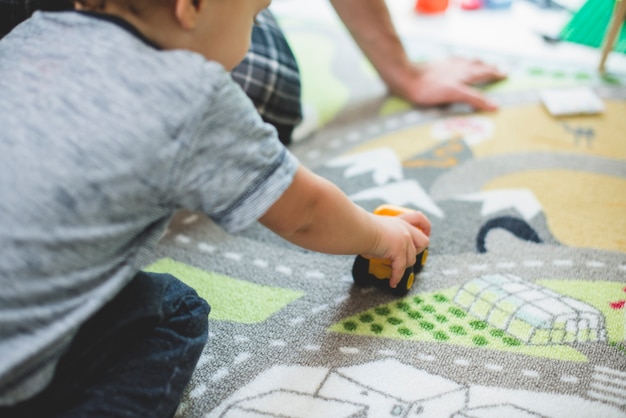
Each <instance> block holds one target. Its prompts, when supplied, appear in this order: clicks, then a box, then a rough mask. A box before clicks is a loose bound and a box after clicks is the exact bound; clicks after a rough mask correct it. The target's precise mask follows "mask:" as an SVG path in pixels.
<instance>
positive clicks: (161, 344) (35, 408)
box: [0, 272, 210, 418]
mask: <svg viewBox="0 0 626 418" xmlns="http://www.w3.org/2000/svg"><path fill="white" fill-rule="evenodd" d="M209 311H210V308H209V305H208V304H207V303H206V302H205V301H204V300H203V299H202V298H200V297H199V296H198V294H197V293H196V292H195V290H193V289H192V288H190V287H188V286H187V285H185V284H184V283H182V282H181V281H179V280H178V279H176V278H175V277H173V276H170V275H167V274H152V273H144V272H140V273H139V274H137V276H135V278H134V279H133V281H132V282H131V283H130V284H129V285H128V286H127V287H126V288H125V289H124V290H123V291H122V292H121V293H120V294H119V295H118V296H117V297H116V298H115V299H114V300H112V301H111V302H110V303H109V304H107V305H106V306H105V307H104V308H102V309H101V310H100V311H99V312H98V313H97V314H96V315H94V316H93V317H92V318H91V319H89V320H88V321H87V322H86V323H85V324H84V325H83V326H82V327H81V328H80V330H79V332H78V334H77V335H76V337H75V339H74V340H73V341H72V344H71V345H70V347H69V349H68V351H67V352H66V353H65V354H64V355H63V357H62V358H61V360H60V362H59V364H58V367H57V370H56V372H55V376H54V378H53V380H52V382H51V383H50V385H49V386H48V387H47V388H46V389H45V390H44V391H43V392H41V393H40V394H38V395H36V396H35V397H34V398H31V399H29V400H27V401H26V402H24V403H22V404H19V405H17V406H15V407H12V408H7V409H3V408H0V416H2V417H20V418H23V417H29V418H35V417H89V418H92V417H133V418H135V417H171V416H172V415H174V413H175V412H176V408H177V407H178V404H179V402H180V398H181V396H182V393H183V391H184V389H185V387H186V386H187V384H188V383H189V379H190V378H191V374H192V372H193V370H194V368H195V366H196V363H197V361H198V359H199V357H200V353H201V352H202V349H203V347H204V345H205V344H206V341H207V337H208V314H209Z"/></svg>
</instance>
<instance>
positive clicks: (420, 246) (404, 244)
mask: <svg viewBox="0 0 626 418" xmlns="http://www.w3.org/2000/svg"><path fill="white" fill-rule="evenodd" d="M371 216H372V217H373V219H374V223H375V226H376V230H377V239H376V241H375V243H374V246H373V248H372V250H371V251H370V252H368V253H367V254H363V257H365V258H384V259H387V260H390V261H391V279H390V280H389V285H390V286H391V287H393V288H395V287H396V286H397V285H398V283H399V282H400V280H401V279H402V276H403V274H404V271H405V270H406V269H407V268H408V267H411V266H413V265H414V264H415V258H416V256H417V254H419V253H421V252H422V251H424V249H426V247H428V245H429V243H430V239H429V238H428V237H429V236H430V221H429V220H428V218H427V217H426V216H425V215H424V214H423V213H421V212H410V213H405V214H402V215H399V216H380V215H371Z"/></svg>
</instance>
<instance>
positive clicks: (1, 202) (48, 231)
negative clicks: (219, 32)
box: [0, 12, 297, 405]
mask: <svg viewBox="0 0 626 418" xmlns="http://www.w3.org/2000/svg"><path fill="white" fill-rule="evenodd" d="M296 168H297V161H296V159H295V158H294V157H293V156H292V155H291V154H290V153H289V152H288V151H286V150H285V148H284V147H283V146H282V145H281V144H280V142H279V141H278V139H277V137H276V133H275V131H274V129H273V128H272V127H270V126H269V125H266V124H264V123H263V122H262V120H261V118H260V117H259V115H258V114H257V112H256V111H255V109H254V107H253V105H252V104H251V102H250V101H249V99H248V98H247V97H246V96H245V94H244V93H243V92H242V91H241V89H240V87H239V86H238V85H236V84H235V83H234V82H233V81H232V79H231V77H230V76H229V74H228V73H227V72H226V71H225V70H224V69H223V68H222V67H221V66H220V65H219V64H217V63H213V62H208V61H206V60H205V59H204V58H203V57H201V56H200V55H198V54H195V53H192V52H188V51H182V50H176V51H163V50H159V49H158V48H155V46H154V45H151V44H150V43H149V42H148V41H146V40H145V39H143V38H142V37H141V36H140V35H139V34H138V33H136V31H134V30H133V29H132V28H130V27H128V25H125V24H124V23H123V22H121V21H119V20H118V19H112V18H111V19H103V18H96V17H95V16H94V15H91V14H86V13H78V12H57V13H42V12H38V13H35V14H34V15H33V17H32V18H31V19H29V20H27V21H25V22H23V23H22V24H21V25H20V26H18V27H17V28H16V29H14V30H13V31H12V32H11V33H10V34H9V35H7V36H6V37H5V38H3V39H2V40H1V41H0V405H10V404H13V403H15V402H18V401H20V400H22V399H25V398H28V397H30V396H32V395H33V394H35V393H36V392H37V391H39V390H41V388H42V387H43V386H44V385H45V384H46V383H47V382H48V381H49V379H50V377H51V374H52V373H53V369H54V365H55V363H56V361H57V360H58V357H59V356H60V355H61V354H62V352H63V350H64V349H65V348H66V347H67V344H68V343H69V341H70V340H71V338H72V336H73V334H74V333H75V331H76V329H77V327H78V326H79V325H80V324H81V323H82V322H84V321H85V320H86V319H87V318H88V317H89V316H91V315H92V314H93V313H94V312H95V311H96V310H98V309H99V308H100V307H102V305H103V304H105V303H106V302H107V301H109V300H110V299H111V298H112V297H114V295H115V294H116V293H117V292H118V291H119V290H120V289H121V288H122V287H124V286H125V285H126V284H127V283H128V282H129V280H130V279H131V278H132V277H133V276H134V274H135V273H136V272H137V270H138V269H139V268H141V266H142V265H143V264H144V263H145V262H146V260H147V256H148V255H149V254H150V253H151V251H152V250H153V249H154V247H155V246H156V244H157V242H158V239H159V237H160V236H161V234H162V232H163V230H164V228H165V227H166V225H167V223H168V222H169V220H170V217H171V215H172V214H173V212H174V211H175V210H177V209H179V208H183V207H185V208H189V209H191V210H197V211H202V212H204V213H205V214H207V215H208V216H209V217H210V218H212V219H213V220H214V221H215V222H216V223H218V224H219V225H221V226H222V227H224V228H225V229H226V230H228V231H236V230H238V229H242V228H245V227H246V226H249V225H250V224H251V223H253V222H254V221H255V220H256V219H258V217H260V216H261V215H262V214H263V213H264V212H265V211H266V210H267V209H268V208H269V207H270V206H271V205H272V204H273V203H274V202H275V201H276V200H277V199H278V197H279V196H280V195H281V194H282V193H283V191H284V190H285V189H286V188H287V187H288V186H289V185H290V184H291V182H292V180H293V175H294V173H295V171H296Z"/></svg>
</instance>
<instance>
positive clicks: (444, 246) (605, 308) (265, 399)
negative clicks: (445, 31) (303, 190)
mask: <svg viewBox="0 0 626 418" xmlns="http://www.w3.org/2000/svg"><path fill="white" fill-rule="evenodd" d="M295 38H296V37H295V35H294V39H295ZM307 42H308V41H307ZM505 58H506V59H508V60H510V59H511V58H509V57H505ZM520 62H521V61H520ZM518 69H519V72H518V73H517V75H514V76H513V77H512V78H511V79H510V80H509V81H507V83H505V84H504V85H499V86H495V87H493V90H492V94H493V97H494V100H497V101H498V102H499V103H500V105H501V110H500V111H498V112H497V113H493V114H475V113H470V112H468V111H467V109H464V108H463V107H462V106H461V107H449V108H437V109H428V110H425V109H414V108H411V107H409V106H408V105H406V104H402V103H400V102H398V101H395V100H393V99H389V98H387V97H384V96H380V97H379V98H378V99H379V100H378V101H375V103H377V104H376V105H375V106H369V107H366V108H361V109H360V110H359V112H357V113H355V114H348V115H347V116H346V114H345V113H344V114H343V119H342V117H340V116H338V115H339V114H340V113H341V112H339V111H338V110H337V109H339V108H341V106H337V107H336V108H335V110H334V115H335V119H332V118H327V121H326V122H325V126H324V127H320V126H321V123H320V119H319V118H318V119H317V122H316V123H318V125H320V126H318V130H317V131H316V133H315V134H314V135H313V136H312V137H310V138H308V139H306V140H304V141H301V142H298V143H297V144H295V145H294V146H293V147H292V151H293V152H294V153H295V154H296V155H297V156H298V157H299V158H300V159H301V161H302V163H303V164H305V165H307V166H309V167H311V168H313V169H314V170H315V171H316V172H317V173H319V174H321V175H322V176H324V177H326V178H328V179H330V180H332V181H333V182H335V183H336V184H337V185H339V186H340V187H341V188H342V189H343V190H344V191H345V192H346V193H347V194H348V195H349V196H350V197H351V199H352V200H353V201H355V202H356V203H358V204H359V205H362V206H363V207H364V208H366V209H368V210H373V209H374V208H376V207H377V206H379V205H380V204H383V203H390V204H394V205H401V206H405V207H410V208H414V209H419V210H421V211H423V212H424V213H426V214H427V215H428V216H429V218H430V219H431V221H432V224H433V233H432V241H431V246H430V255H429V258H428V260H427V263H426V265H425V268H424V271H423V272H422V273H421V274H420V275H419V276H418V277H417V278H416V281H415V284H414V286H413V288H412V289H411V290H410V292H409V293H408V294H407V295H406V296H404V297H397V296H393V295H390V294H388V293H386V292H384V291H381V290H380V289H375V288H360V287H357V286H355V285H354V284H353V280H352V277H351V267H352V262H353V260H354V258H353V257H347V256H329V255H322V254H317V253H312V252H308V251H305V250H302V249H300V248H297V247H294V246H292V245H290V244H289V243H287V242H285V241H283V240H281V239H280V238H277V237H276V236H274V235H272V234H271V233H269V232H268V231H267V230H265V229H264V228H263V227H261V226H259V225H256V226H254V227H252V228H250V229H249V230H247V231H245V232H244V233H242V234H238V235H229V234H226V233H224V232H223V231H222V230H220V229H219V228H218V227H216V226H215V225H214V224H213V223H212V222H210V221H209V220H208V219H206V218H205V217H204V216H202V215H199V214H196V213H191V212H184V211H183V212H180V213H179V214H178V215H177V216H176V218H175V219H174V221H173V223H172V225H171V227H170V229H169V231H168V233H167V234H166V235H165V236H164V238H163V240H162V242H161V245H160V247H159V250H158V253H157V254H156V256H155V258H154V263H153V264H151V265H150V266H148V270H152V271H161V272H169V273H172V274H174V275H176V276H177V277H179V278H181V279H182V280H184V281H186V282H187V283H188V284H190V285H191V286H193V287H194V288H196V289H197V290H198V292H199V293H200V294H201V295H202V296H204V297H205V298H206V299H207V300H208V301H209V303H210V304H211V306H212V312H211V315H210V337H209V342H208V344H207V347H206V349H205V352H204V353H203V355H202V357H201V359H200V362H199V364H198V367H197V370H196V372H195V374H194V376H193V379H192V383H191V385H190V387H189V389H188V391H187V393H186V395H185V398H184V400H183V403H182V404H181V406H180V408H179V411H178V413H177V416H178V417H229V418H231V417H237V418H239V417H294V418H295V417H298V418H309V417H324V418H327V417H333V418H335V417H374V418H379V417H413V416H419V417H438V418H439V417H454V418H461V417H463V418H470V417H471V418H487V417H550V418H560V417H563V418H574V417H581V418H582V417H603V418H605V417H616V418H617V417H621V418H623V417H626V216H625V215H626V134H625V132H626V118H625V115H626V88H625V87H624V86H623V84H621V83H619V82H615V81H614V80H613V81H611V82H607V81H606V80H605V81H603V80H597V79H596V78H594V77H595V76H593V75H587V76H584V72H583V73H581V72H580V71H579V70H577V69H572V68H571V67H567V65H563V66H561V67H560V68H559V69H558V74H559V75H558V76H557V75H556V74H557V73H556V70H554V68H553V67H551V66H550V65H545V64H544V65H538V66H537V65H536V64H534V63H530V64H528V65H526V66H525V67H518ZM365 71H367V70H365ZM581 74H583V75H581ZM546 77H548V78H549V77H552V78H553V79H554V82H553V83H552V84H553V85H558V84H559V83H564V82H571V83H573V84H578V85H591V86H593V87H594V89H595V91H596V93H598V95H600V97H602V98H603V99H604V103H605V106H606V109H605V111H604V113H602V114H601V115H597V116H585V117H582V116H578V117H561V118H558V119H557V118H554V117H552V116H550V115H549V114H548V113H547V111H546V109H545V108H544V107H543V105H542V104H541V103H540V100H539V94H538V92H539V90H540V88H541V87H543V85H542V84H541V83H540V82H537V80H544V79H545V78H546ZM529 79H533V80H534V81H535V83H534V86H533V85H532V83H529V82H528V80H529ZM353 80H356V78H355V79H353ZM522 86H523V88H522ZM357 90H358V89H357ZM357 90H350V87H349V86H348V87H346V89H345V91H357ZM345 102H346V103H347V102H349V101H345ZM309 105H310V106H311V107H312V108H314V107H315V106H316V105H315V103H313V101H311V102H310V103H309ZM342 106H343V105H342ZM321 107H323V106H321ZM329 216H331V215H330V214H329Z"/></svg>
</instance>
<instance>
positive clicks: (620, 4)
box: [598, 0, 626, 73]
mask: <svg viewBox="0 0 626 418" xmlns="http://www.w3.org/2000/svg"><path fill="white" fill-rule="evenodd" d="M624 20H626V0H617V1H616V2H615V8H614V9H613V17H612V18H611V24H610V26H609V30H608V32H607V34H606V36H605V38H604V46H603V47H602V57H601V59H600V66H599V67H598V70H599V71H600V72H601V73H603V72H604V64H605V63H606V58H607V57H608V55H609V52H611V50H612V49H613V45H614V44H615V38H616V37H617V34H618V33H619V31H620V29H621V28H622V25H623V24H624Z"/></svg>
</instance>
